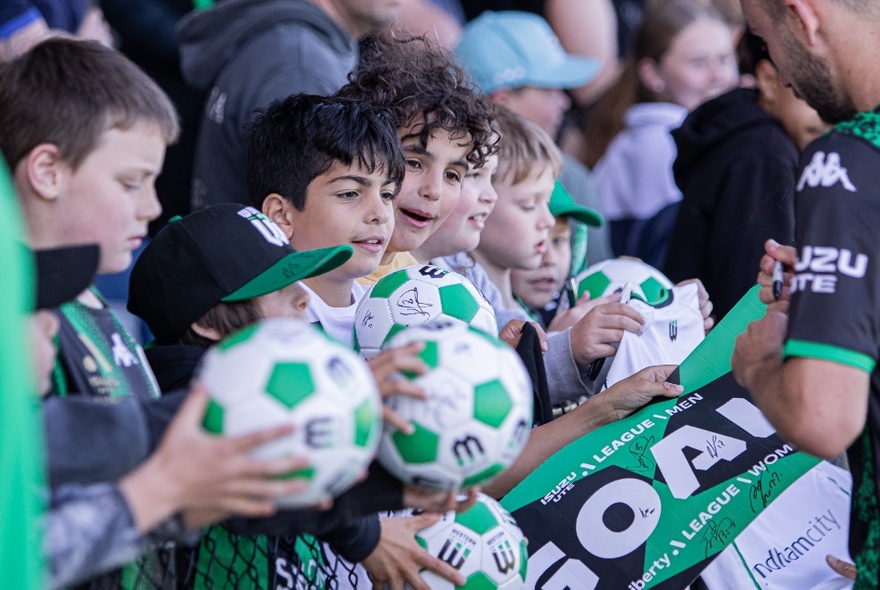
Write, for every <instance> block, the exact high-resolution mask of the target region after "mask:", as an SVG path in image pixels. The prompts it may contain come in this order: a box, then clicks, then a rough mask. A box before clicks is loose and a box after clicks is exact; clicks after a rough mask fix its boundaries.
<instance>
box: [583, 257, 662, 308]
mask: <svg viewBox="0 0 880 590" xmlns="http://www.w3.org/2000/svg"><path fill="white" fill-rule="evenodd" d="M574 281H575V285H577V293H576V296H577V297H580V296H581V295H582V294H583V293H584V292H586V291H589V292H590V297H591V298H593V299H595V298H597V297H602V296H603V295H610V294H611V293H614V292H616V291H622V290H624V289H625V290H627V291H629V294H630V297H635V298H637V299H641V300H642V301H644V302H645V303H647V304H649V305H658V304H660V303H663V302H664V301H666V299H667V298H668V297H669V292H670V289H672V281H670V280H669V279H668V278H666V275H664V274H663V273H662V272H660V271H659V270H657V269H656V268H654V267H653V266H651V265H650V264H646V263H644V262H642V261H641V260H636V259H630V258H611V259H609V260H603V261H602V262H597V263H596V264H594V265H592V266H590V267H588V268H586V269H584V270H583V271H582V272H580V273H579V274H578V275H577V276H576V277H575V278H574Z"/></svg>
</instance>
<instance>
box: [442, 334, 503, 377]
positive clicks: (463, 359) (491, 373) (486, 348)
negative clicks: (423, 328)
mask: <svg viewBox="0 0 880 590" xmlns="http://www.w3.org/2000/svg"><path fill="white" fill-rule="evenodd" d="M450 333H451V332H450ZM437 345H438V347H439V348H440V355H441V357H442V358H443V359H444V366H446V367H448V368H449V369H448V370H449V371H453V372H455V373H456V374H457V375H460V376H461V377H462V378H463V379H465V380H467V382H468V383H470V384H472V385H476V384H477V383H485V382H486V381H491V380H492V379H494V378H495V377H496V376H498V375H499V374H500V366H499V357H500V356H501V355H500V353H499V351H498V350H493V349H494V348H496V345H495V344H493V343H492V342H490V341H489V340H487V339H486V338H483V337H482V336H481V335H480V334H476V333H474V332H471V331H469V330H467V329H466V328H464V329H461V330H457V333H456V335H455V337H454V338H453V337H447V338H443V339H441V340H438V341H437ZM514 354H516V353H514Z"/></svg>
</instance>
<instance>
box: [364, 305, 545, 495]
mask: <svg viewBox="0 0 880 590" xmlns="http://www.w3.org/2000/svg"><path fill="white" fill-rule="evenodd" d="M411 342H424V344H425V346H424V349H423V350H422V351H421V353H420V354H419V356H420V357H421V358H422V360H424V361H425V364H426V365H427V366H428V371H427V372H426V373H425V374H423V375H419V376H416V375H412V374H410V375H406V377H407V378H409V379H411V380H412V381H413V382H414V383H415V384H416V385H418V386H419V387H420V388H421V389H422V390H424V391H425V393H426V394H427V399H425V400H420V399H416V398H413V397H410V396H403V395H397V396H392V397H390V398H386V400H385V403H386V405H388V406H389V407H390V408H391V409H393V410H394V411H395V412H397V413H398V414H400V415H401V417H402V418H403V419H404V420H407V421H409V422H410V423H411V424H412V425H413V426H414V427H415V432H413V433H412V434H409V435H408V434H405V433H403V432H401V431H399V430H397V429H395V428H392V427H390V426H386V428H385V431H384V432H383V433H382V439H381V441H380V442H379V453H378V455H377V458H378V460H379V461H380V462H381V463H382V465H384V466H385V468H386V469H387V470H388V471H390V472H391V473H392V474H394V475H395V476H397V477H398V478H399V479H401V480H402V481H403V482H404V483H407V484H412V485H416V486H419V487H424V488H429V489H434V490H459V489H466V488H470V487H473V486H476V485H479V484H482V483H484V482H486V481H488V480H489V479H491V478H493V477H495V476H496V475H498V474H499V473H500V472H501V471H503V470H504V469H505V468H506V467H508V466H509V465H510V464H511V463H513V462H514V461H515V460H516V458H517V457H518V456H519V454H520V452H521V451H522V449H523V447H524V446H525V444H526V441H527V440H528V436H529V429H530V428H531V423H532V385H531V380H530V379H529V376H528V374H527V373H526V370H525V367H523V364H522V361H521V360H520V358H519V356H517V354H516V352H514V350H513V349H512V348H510V347H509V346H507V345H506V344H505V343H503V342H502V341H501V340H499V339H498V338H496V337H494V336H490V335H488V334H486V333H485V332H481V331H479V330H476V329H474V328H471V327H470V326H467V325H465V324H461V323H457V324H455V323H452V322H449V321H445V320H437V321H434V322H430V323H428V324H423V325H421V326H414V327H411V328H407V329H406V330H404V331H402V332H400V333H398V334H396V335H394V336H392V338H391V339H390V340H389V341H388V343H387V345H388V346H389V347H397V346H404V345H406V344H409V343H411Z"/></svg>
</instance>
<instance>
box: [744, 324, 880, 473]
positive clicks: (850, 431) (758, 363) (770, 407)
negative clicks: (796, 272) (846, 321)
mask: <svg viewBox="0 0 880 590" xmlns="http://www.w3.org/2000/svg"><path fill="white" fill-rule="evenodd" d="M787 322H788V317H787V316H786V315H785V314H784V313H782V312H780V311H775V310H773V309H769V310H768V312H767V314H766V315H765V316H764V318H762V319H761V320H759V321H756V322H752V323H751V324H749V327H748V328H747V329H746V331H745V332H744V333H743V334H741V335H740V336H739V337H738V338H737V341H736V347H735V348H734V351H733V358H732V359H731V366H732V368H733V373H734V376H735V377H736V380H737V382H738V383H739V384H740V385H742V386H743V387H745V388H746V389H748V390H749V392H750V393H751V394H752V398H753V399H754V401H755V403H756V404H757V406H758V407H759V408H760V409H761V411H762V412H764V415H765V416H766V417H767V419H768V420H769V421H770V423H771V424H773V426H774V427H775V428H776V429H777V431H778V432H779V436H780V437H782V439H783V440H786V441H788V442H790V443H792V444H793V445H795V446H796V447H798V449H800V450H802V451H804V452H806V453H809V454H811V455H815V456H817V457H822V458H825V459H831V458H833V457H836V456H837V455H839V454H840V453H842V452H843V451H845V450H846V448H847V447H848V446H849V445H850V444H851V443H852V441H853V440H855V438H856V437H857V436H858V435H859V433H860V432H861V431H862V429H863V428H864V426H865V416H866V414H867V405H868V386H869V379H870V375H869V373H868V372H867V371H864V370H862V369H860V368H856V367H854V366H851V365H845V364H842V363H838V362H834V361H828V360H823V359H816V358H805V357H792V358H789V359H787V360H786V361H785V362H783V360H782V342H783V338H784V336H785V330H786V325H787Z"/></svg>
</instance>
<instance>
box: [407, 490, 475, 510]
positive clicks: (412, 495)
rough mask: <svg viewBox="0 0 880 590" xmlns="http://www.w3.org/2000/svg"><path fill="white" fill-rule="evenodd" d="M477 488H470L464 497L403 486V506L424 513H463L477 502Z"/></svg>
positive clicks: (457, 494) (452, 493) (455, 493)
mask: <svg viewBox="0 0 880 590" xmlns="http://www.w3.org/2000/svg"><path fill="white" fill-rule="evenodd" d="M478 492H479V488H471V489H470V490H468V491H467V495H466V496H461V493H459V492H435V491H432V490H426V489H425V488H420V487H416V486H409V485H406V486H403V505H404V506H407V507H408V508H416V509H419V510H424V511H426V512H437V513H443V512H449V511H450V510H455V511H456V512H464V511H465V510H467V509H468V508H470V507H471V506H473V505H474V503H475V502H476V501H477V493H478Z"/></svg>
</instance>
